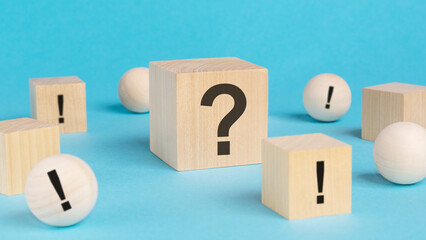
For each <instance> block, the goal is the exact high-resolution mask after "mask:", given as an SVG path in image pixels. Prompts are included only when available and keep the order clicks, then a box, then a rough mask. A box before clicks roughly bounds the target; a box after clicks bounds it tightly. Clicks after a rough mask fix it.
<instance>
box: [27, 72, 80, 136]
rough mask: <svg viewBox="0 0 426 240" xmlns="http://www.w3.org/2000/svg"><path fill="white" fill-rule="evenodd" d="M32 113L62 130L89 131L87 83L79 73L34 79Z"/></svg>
mask: <svg viewBox="0 0 426 240" xmlns="http://www.w3.org/2000/svg"><path fill="white" fill-rule="evenodd" d="M30 99H31V117H32V118H34V119H37V120H41V121H45V122H49V123H53V124H58V125H59V129H60V131H61V133H73V132H86V131H87V119H86V118H87V117H86V84H85V83H84V82H83V81H81V80H80V78H78V77H76V76H72V77H51V78H33V79H30Z"/></svg>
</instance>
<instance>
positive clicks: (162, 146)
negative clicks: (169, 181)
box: [150, 58, 268, 170]
mask: <svg viewBox="0 0 426 240" xmlns="http://www.w3.org/2000/svg"><path fill="white" fill-rule="evenodd" d="M171 65H172V66H173V67H170V66H171ZM165 66H166V67H165ZM194 66H195V67H194ZM160 76H161V77H160ZM267 79H268V75H267V70H266V69H265V68H262V67H259V66H257V65H254V64H251V63H248V62H245V61H243V60H240V59H237V58H218V59H196V60H180V61H167V62H153V63H151V64H150V93H151V94H150V105H151V109H150V118H151V119H150V125H151V134H150V136H151V151H152V152H154V153H155V154H156V155H157V156H159V157H160V158H161V159H163V160H164V161H165V162H167V163H168V164H169V165H171V166H172V167H174V168H175V169H177V170H192V169H203V168H215V167H225V166H235V165H245V164H254V163H260V159H261V151H260V146H261V139H262V138H264V137H266V135H267V114H268V113H267V109H268V103H267V101H268V99H267V97H268V96H267V91H268V80H267ZM160 95H162V96H163V97H160ZM228 113H229V115H228ZM225 116H227V117H225ZM228 130H229V131H228Z"/></svg>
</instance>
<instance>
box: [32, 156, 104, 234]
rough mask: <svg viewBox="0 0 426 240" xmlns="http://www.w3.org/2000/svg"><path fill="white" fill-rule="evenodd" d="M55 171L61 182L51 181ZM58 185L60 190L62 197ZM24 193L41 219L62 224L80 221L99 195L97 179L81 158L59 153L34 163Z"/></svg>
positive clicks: (61, 225) (66, 224) (33, 210)
mask: <svg viewBox="0 0 426 240" xmlns="http://www.w3.org/2000/svg"><path fill="white" fill-rule="evenodd" d="M55 175H56V177H57V179H59V182H60V186H58V183H57V181H56V183H55V184H54V183H53V182H54V180H53V179H54V178H55ZM55 185H56V187H55ZM58 188H59V189H62V191H63V196H62V197H61V194H60V193H59V192H58ZM25 197H26V199H27V203H28V206H29V208H30V210H31V212H32V213H33V214H34V215H35V216H36V217H37V218H38V219H39V220H40V221H42V222H44V223H46V224H49V225H52V226H58V227H65V226H70V225H73V224H76V223H78V222H80V221H81V220H83V219H84V218H85V217H86V216H87V215H88V214H89V213H90V212H91V211H92V209H93V207H94V206H95V203H96V199H97V197H98V183H97V181H96V177H95V174H94V173H93V171H92V169H91V168H90V167H89V165H87V164H86V163H85V162H84V161H83V160H81V159H80V158H78V157H75V156H72V155H67V154H59V155H54V156H51V157H48V158H45V159H43V160H42V161H40V162H39V163H38V164H37V165H36V166H34V168H33V169H32V170H31V172H30V174H29V175H28V178H27V182H26V185H25ZM63 197H65V198H63ZM61 198H62V200H61Z"/></svg>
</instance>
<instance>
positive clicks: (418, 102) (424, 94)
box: [362, 83, 426, 141]
mask: <svg viewBox="0 0 426 240" xmlns="http://www.w3.org/2000/svg"><path fill="white" fill-rule="evenodd" d="M395 122H414V123H417V124H419V125H421V126H423V127H426V86H419V85H412V84H405V83H387V84H383V85H377V86H373V87H366V88H363V90H362V138H363V139H366V140H370V141H375V140H376V137H377V135H378V134H379V133H380V131H382V129H383V128H385V127H387V126H388V125H390V124H392V123H395Z"/></svg>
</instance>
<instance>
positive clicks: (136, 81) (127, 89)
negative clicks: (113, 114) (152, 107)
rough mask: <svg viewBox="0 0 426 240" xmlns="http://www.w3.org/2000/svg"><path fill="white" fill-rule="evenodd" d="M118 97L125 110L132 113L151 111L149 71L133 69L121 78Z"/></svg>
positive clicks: (142, 68) (141, 68)
mask: <svg viewBox="0 0 426 240" xmlns="http://www.w3.org/2000/svg"><path fill="white" fill-rule="evenodd" d="M118 96H119V97H120V101H121V103H122V104H123V106H124V107H125V108H127V109H128V110H130V111H132V112H137V113H144V112H148V111H149V69H148V68H144V67H139V68H133V69H130V70H129V71H127V72H126V73H125V74H124V75H123V77H121V80H120V83H119V84H118Z"/></svg>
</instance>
